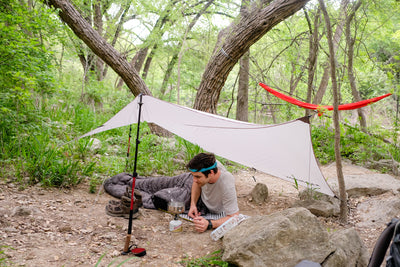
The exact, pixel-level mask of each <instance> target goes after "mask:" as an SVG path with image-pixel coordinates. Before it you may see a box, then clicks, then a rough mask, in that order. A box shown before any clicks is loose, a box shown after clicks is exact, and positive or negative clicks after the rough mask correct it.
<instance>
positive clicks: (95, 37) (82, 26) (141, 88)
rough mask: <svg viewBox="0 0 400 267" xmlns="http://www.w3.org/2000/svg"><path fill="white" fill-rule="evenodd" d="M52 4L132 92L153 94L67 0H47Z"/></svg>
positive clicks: (77, 34)
mask: <svg viewBox="0 0 400 267" xmlns="http://www.w3.org/2000/svg"><path fill="white" fill-rule="evenodd" d="M46 3H48V4H49V5H50V6H52V7H54V8H57V9H60V12H59V16H60V17H61V19H62V20H63V21H64V22H65V23H66V24H67V25H68V26H69V27H70V28H71V29H72V30H73V32H74V33H75V34H76V36H78V37H79V38H80V39H81V40H82V41H83V42H85V44H86V45H87V46H88V47H89V48H90V49H91V50H92V51H93V52H94V53H95V54H96V55H97V56H98V57H100V58H102V59H103V60H104V62H106V63H107V64H108V65H109V66H110V67H111V68H112V69H113V70H114V71H115V72H116V73H117V74H118V75H119V76H121V78H122V79H123V80H124V82H125V83H126V85H127V86H128V88H129V89H130V90H131V92H132V94H133V95H135V96H137V95H139V94H140V93H143V94H146V95H152V94H151V92H150V90H149V89H148V88H147V86H146V84H145V83H144V81H143V80H142V79H141V78H140V76H139V74H138V73H137V71H136V70H135V69H134V68H133V67H132V66H131V65H130V64H129V62H127V61H126V60H125V59H124V57H123V56H122V55H121V54H120V53H118V51H117V50H115V49H114V47H112V46H111V45H110V44H109V43H107V42H106V40H104V38H103V37H101V36H100V34H99V33H98V32H97V31H95V30H94V29H93V28H92V27H91V26H90V24H89V23H88V22H87V21H86V20H85V19H84V18H83V17H82V16H81V14H79V12H78V11H77V10H76V9H75V8H74V6H73V5H71V3H69V2H68V1H67V0H47V2H46Z"/></svg>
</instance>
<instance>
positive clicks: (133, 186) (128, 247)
mask: <svg viewBox="0 0 400 267" xmlns="http://www.w3.org/2000/svg"><path fill="white" fill-rule="evenodd" d="M138 104H139V114H138V120H137V131H136V147H135V160H134V164H133V177H132V194H131V207H130V211H129V224H128V234H127V235H126V240H125V246H124V251H123V252H122V254H123V255H126V254H128V253H129V252H130V246H129V244H130V242H131V236H132V221H133V204H134V191H135V181H136V177H137V176H138V174H137V172H136V164H137V157H138V147H139V143H140V141H139V132H140V116H141V111H142V104H143V102H142V94H140V95H139V103H138Z"/></svg>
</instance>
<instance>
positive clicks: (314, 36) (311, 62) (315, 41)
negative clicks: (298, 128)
mask: <svg viewBox="0 0 400 267" xmlns="http://www.w3.org/2000/svg"><path fill="white" fill-rule="evenodd" d="M304 13H305V15H306V18H307V22H308V27H309V30H310V31H309V37H308V38H309V53H308V79H307V99H306V102H307V103H311V97H312V92H313V89H314V88H313V85H314V76H315V69H316V67H317V55H318V47H319V40H320V37H319V34H318V28H319V25H320V9H319V8H318V9H317V12H316V13H315V15H314V23H313V25H311V21H310V19H309V18H308V14H307V12H306V11H305V12H304ZM310 114H311V111H310V110H309V109H306V111H305V116H308V115H310Z"/></svg>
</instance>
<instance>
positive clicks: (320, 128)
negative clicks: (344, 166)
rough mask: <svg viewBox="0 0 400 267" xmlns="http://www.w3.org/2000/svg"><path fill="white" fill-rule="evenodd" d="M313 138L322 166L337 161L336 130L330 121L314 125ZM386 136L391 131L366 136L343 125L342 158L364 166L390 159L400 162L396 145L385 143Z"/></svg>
mask: <svg viewBox="0 0 400 267" xmlns="http://www.w3.org/2000/svg"><path fill="white" fill-rule="evenodd" d="M311 128H312V130H311V136H312V142H313V147H314V152H315V155H316V157H317V158H318V160H319V161H320V163H321V164H327V163H329V162H332V161H334V160H335V150H334V147H335V140H334V139H335V138H334V129H333V128H332V127H331V126H330V120H328V122H327V123H325V124H312V127H311ZM385 136H390V131H386V132H385V131H383V132H381V133H380V134H379V135H371V134H366V133H365V132H363V131H361V130H360V129H359V128H357V127H352V126H349V125H344V124H342V126H341V136H340V153H341V156H342V158H345V159H349V160H351V161H352V162H353V163H356V164H363V163H365V162H367V161H368V160H374V161H379V160H381V159H388V158H389V159H390V158H392V157H393V159H394V160H396V161H400V157H399V153H398V152H397V151H398V149H397V148H396V147H395V144H392V143H387V142H385V140H384V139H385V138H384V137H385Z"/></svg>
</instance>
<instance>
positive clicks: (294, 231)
mask: <svg viewBox="0 0 400 267" xmlns="http://www.w3.org/2000/svg"><path fill="white" fill-rule="evenodd" d="M223 247H224V254H223V260H225V261H228V262H230V263H233V264H236V265H239V266H274V267H278V266H295V265H296V264H297V263H299V262H300V261H301V260H303V259H307V260H311V261H314V262H322V261H323V260H324V259H325V258H326V257H327V256H328V255H329V254H330V252H331V251H333V247H332V245H331V244H330V242H329V235H328V232H327V231H326V230H325V229H324V228H323V227H322V225H321V223H320V222H319V221H318V219H317V218H316V217H315V216H314V215H312V214H311V212H309V211H308V210H307V209H305V208H291V209H287V210H284V211H281V212H276V213H273V214H270V215H263V216H254V217H250V218H248V219H247V220H245V221H243V222H242V223H241V224H239V225H238V226H236V227H235V228H233V229H232V230H231V231H229V232H228V233H226V234H225V236H224V238H223Z"/></svg>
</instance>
